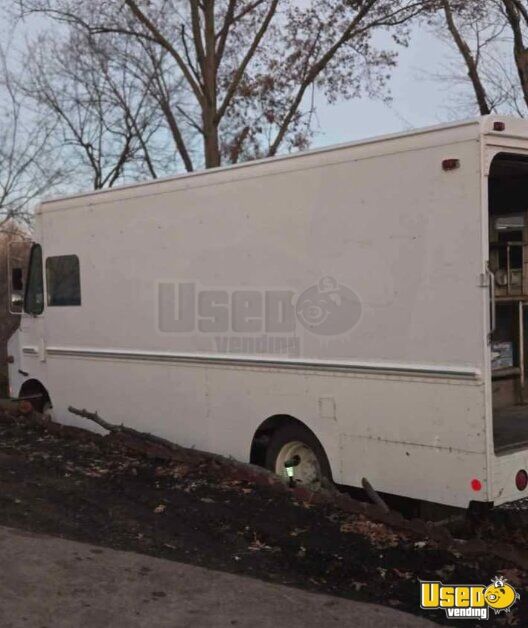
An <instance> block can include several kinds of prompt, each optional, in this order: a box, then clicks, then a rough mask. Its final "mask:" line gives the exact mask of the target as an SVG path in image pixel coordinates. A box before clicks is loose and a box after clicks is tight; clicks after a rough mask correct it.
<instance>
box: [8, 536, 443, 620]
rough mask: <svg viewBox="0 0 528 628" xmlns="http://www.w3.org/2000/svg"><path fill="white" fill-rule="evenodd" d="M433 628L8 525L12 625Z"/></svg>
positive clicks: (374, 609) (378, 610) (389, 613)
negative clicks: (366, 627) (11, 527)
mask: <svg viewBox="0 0 528 628" xmlns="http://www.w3.org/2000/svg"><path fill="white" fill-rule="evenodd" d="M432 625H433V624H430V623H429V622H427V621H424V620H421V619H419V618H415V617H413V616H411V615H407V614H404V613H400V612H399V611H396V610H393V609H390V608H383V607H378V606H373V605H369V604H362V603H359V602H352V601H348V600H342V599H339V598H334V597H329V596H325V595H316V594H311V593H307V592H304V591H299V590H297V589H292V588H289V587H284V586H279V585H274V584H268V583H265V582H260V581H259V580H254V579H252V578H246V577H243V576H235V575H231V574H226V573H221V572H217V571H210V570H208V569H202V568H200V567H193V566H189V565H184V564H182V563H176V562H172V561H167V560H161V559H157V558H150V557H148V556H143V555H141V554H134V553H131V552H117V551H114V550H110V549H101V548H99V547H94V546H91V545H86V544H83V543H76V542H73V541H66V540H64V539H59V538H51V537H45V536H40V535H35V534H29V533H27V532H22V531H18V530H12V529H8V528H3V527H0V626H2V628H21V627H24V628H66V627H67V628H76V627H82V628H103V627H105V628H106V627H112V628H113V627H118V628H119V627H121V626H122V627H123V628H136V627H138V628H139V627H141V628H143V627H148V628H165V627H167V628H169V627H170V628H177V627H180V626H189V627H191V626H192V628H201V627H202V626H203V627H204V628H206V627H207V628H216V627H222V628H223V627H224V626H229V627H230V626H236V627H237V628H242V627H244V628H245V627H246V626H247V627H248V628H249V627H251V628H268V627H269V628H271V627H273V628H282V627H284V628H301V627H302V628H307V627H310V626H317V627H318V628H319V627H321V628H327V627H331V626H336V627H339V628H343V627H346V626H372V627H376V628H378V627H379V628H382V627H384V626H387V627H391V628H392V627H398V628H399V627H402V628H407V627H409V628H411V627H412V628H414V627H418V626H432Z"/></svg>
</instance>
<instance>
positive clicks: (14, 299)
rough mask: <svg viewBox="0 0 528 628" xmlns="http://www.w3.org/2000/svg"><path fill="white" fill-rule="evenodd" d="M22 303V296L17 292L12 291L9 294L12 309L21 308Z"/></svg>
mask: <svg viewBox="0 0 528 628" xmlns="http://www.w3.org/2000/svg"><path fill="white" fill-rule="evenodd" d="M23 305H24V297H23V296H22V295H21V294H18V293H17V292H13V294H12V295H11V308H12V309H13V310H21V309H22V306H23Z"/></svg>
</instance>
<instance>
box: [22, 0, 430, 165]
mask: <svg viewBox="0 0 528 628" xmlns="http://www.w3.org/2000/svg"><path fill="white" fill-rule="evenodd" d="M20 4H21V6H22V10H23V12H25V13H28V12H34V11H40V12H45V13H47V14H48V15H51V16H52V17H54V18H55V19H58V20H60V21H62V22H66V23H75V24H77V25H81V26H82V27H83V28H85V29H86V30H87V31H88V32H89V33H91V34H97V35H101V34H106V35H108V34H111V35H120V36H122V37H126V38H132V39H135V40H137V41H141V42H142V43H143V45H144V46H145V48H146V49H147V50H149V51H150V52H151V53H154V54H155V55H156V59H158V60H159V59H160V58H161V57H160V56H159V51H160V50H162V51H163V52H164V55H165V56H164V57H163V65H159V69H160V70H161V71H160V72H159V73H158V75H157V76H156V80H155V81H154V82H153V89H152V92H153V93H155V94H156V99H157V102H158V104H159V106H160V108H161V110H162V112H163V114H164V116H165V119H166V124H167V125H168V128H169V129H170V132H171V136H172V138H173V139H174V142H175V146H176V149H177V151H178V153H179V154H180V156H181V158H182V161H183V163H184V164H185V167H186V168H187V170H192V169H193V168H195V167H196V164H195V159H193V156H192V147H191V148H189V143H188V140H187V139H186V136H187V137H193V135H194V134H195V133H198V134H199V136H200V137H201V140H202V151H201V152H202V156H203V162H204V164H205V166H206V167H213V166H218V165H220V164H221V163H222V162H236V161H238V160H239V159H248V158H251V157H258V156H264V155H275V154H276V153H277V152H278V151H280V150H285V149H286V150H288V149H292V148H298V147H304V146H306V145H307V144H308V142H309V141H310V138H311V136H312V133H313V121H314V116H313V113H314V100H313V95H314V90H316V89H317V90H319V91H320V92H322V93H323V94H324V95H325V96H326V98H327V100H329V101H333V100H335V99H336V98H338V97H344V98H353V97H358V96H360V95H362V94H368V95H370V96H378V95H384V94H386V89H385V88H386V81H387V78H388V73H389V71H390V69H391V68H392V67H393V66H394V64H395V62H396V55H395V53H394V52H393V51H392V52H391V51H388V50H383V49H378V48H377V47H376V46H375V45H374V42H373V34H374V33H375V32H376V31H377V30H386V29H390V31H391V32H392V34H393V36H394V38H395V39H396V41H398V42H399V43H405V42H406V39H407V35H408V33H407V30H406V24H407V23H408V21H409V20H410V19H411V18H413V17H415V16H416V15H418V14H420V13H421V12H422V11H423V10H424V6H425V7H427V5H429V3H428V2H424V1H423V0H317V1H316V0H310V1H306V0H303V1H301V0H297V1H295V0H281V2H280V3H279V1H278V0H202V1H199V0H148V1H147V0H123V3H122V4H121V5H119V7H116V3H115V2H109V1H108V0H91V1H90V2H86V1H83V2H81V1H80V0H21V1H20ZM158 62H159V61H158ZM174 77H177V79H178V80H179V79H181V80H182V81H183V83H184V86H185V91H186V97H184V98H182V99H181V100H180V101H179V102H178V103H177V104H176V105H174V102H173V98H172V96H171V93H170V85H171V84H173V83H174V82H175V79H174ZM191 143H192V140H191Z"/></svg>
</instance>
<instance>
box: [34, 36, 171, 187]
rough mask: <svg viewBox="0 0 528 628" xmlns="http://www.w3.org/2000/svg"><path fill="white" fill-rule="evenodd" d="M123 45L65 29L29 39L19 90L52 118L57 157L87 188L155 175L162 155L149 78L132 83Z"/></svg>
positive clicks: (127, 49)
mask: <svg viewBox="0 0 528 628" xmlns="http://www.w3.org/2000/svg"><path fill="white" fill-rule="evenodd" d="M131 43H133V42H129V41H128V40H123V39H122V38H116V37H115V36H108V37H105V38H103V39H102V38H100V37H97V36H95V35H91V34H90V33H88V32H86V31H84V30H80V29H79V28H78V27H76V26H75V25H70V26H69V28H68V29H67V33H66V36H65V37H63V39H62V40H61V39H60V38H58V37H57V33H56V32H54V33H52V34H51V35H41V36H40V37H39V38H38V39H37V41H35V42H33V44H32V45H31V46H30V49H29V55H28V59H27V76H26V78H25V80H24V89H25V92H26V94H27V95H28V96H30V97H31V98H33V100H34V101H35V102H36V104H37V106H38V107H39V109H40V111H42V112H45V113H47V114H48V116H50V118H51V119H53V120H55V121H56V124H55V136H56V139H57V143H58V144H59V145H60V146H61V147H62V160H63V161H64V162H67V163H68V164H69V170H70V173H75V176H76V177H77V179H79V178H80V177H83V176H84V173H86V174H88V173H89V176H90V179H91V181H92V186H93V188H94V189H100V188H104V187H112V186H113V185H114V184H115V183H116V182H117V181H123V180H127V179H138V178H144V177H150V178H156V177H157V175H158V169H162V170H163V168H164V166H163V164H162V160H161V159H160V155H162V154H164V151H163V150H162V147H161V146H160V144H159V142H156V137H157V133H158V131H159V130H160V120H161V117H160V115H159V114H158V108H157V106H156V103H155V101H154V100H153V98H152V97H151V94H150V88H151V84H150V83H151V82H152V79H148V80H147V81H146V83H142V82H140V81H138V80H137V78H136V76H135V73H134V72H133V69H132V68H131V66H130V64H129V60H128V59H129V53H130V52H131V50H130V49H131V48H132V45H131Z"/></svg>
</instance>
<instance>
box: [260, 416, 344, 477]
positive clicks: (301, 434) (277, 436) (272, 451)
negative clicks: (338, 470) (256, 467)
mask: <svg viewBox="0 0 528 628" xmlns="http://www.w3.org/2000/svg"><path fill="white" fill-rule="evenodd" d="M296 441H298V442H301V443H303V444H304V445H306V446H308V447H309V448H310V449H311V450H312V451H313V452H314V454H315V455H316V457H317V461H318V463H319V467H320V469H321V474H322V476H323V483H325V482H326V483H329V482H332V471H331V469H330V463H329V462H328V458H327V456H326V453H325V451H324V449H323V447H322V446H321V443H320V442H319V441H318V440H317V438H316V437H315V436H314V434H312V432H310V430H308V429H307V428H305V427H303V426H302V425H294V424H291V423H290V424H288V425H284V426H282V427H279V428H278V429H277V430H275V432H273V434H272V435H271V438H270V441H269V443H268V446H267V448H266V456H265V467H266V469H268V470H269V471H273V472H274V473H275V472H276V468H275V467H276V463H277V457H278V456H279V453H280V451H281V450H282V448H283V447H284V446H285V445H287V444H288V443H290V442H296Z"/></svg>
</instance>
